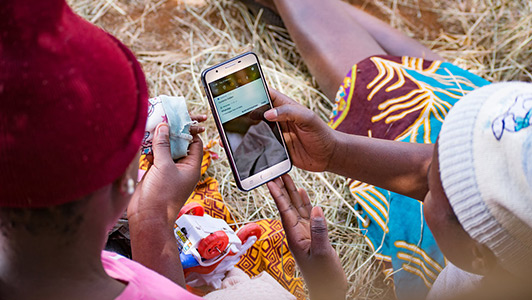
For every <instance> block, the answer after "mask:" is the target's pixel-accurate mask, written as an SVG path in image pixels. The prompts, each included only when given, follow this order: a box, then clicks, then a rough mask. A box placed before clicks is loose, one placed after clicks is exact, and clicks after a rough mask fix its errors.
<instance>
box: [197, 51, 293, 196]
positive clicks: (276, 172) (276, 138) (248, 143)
mask: <svg viewBox="0 0 532 300" xmlns="http://www.w3.org/2000/svg"><path fill="white" fill-rule="evenodd" d="M201 77H202V82H203V85H204V88H205V92H206V94H207V98H208V100H209V104H210V106H211V110H212V112H213V115H214V120H215V122H216V126H217V128H218V131H219V132H220V137H221V140H222V142H223V146H224V149H225V150H226V153H227V156H228V158H229V163H230V166H231V169H232V171H233V175H234V177H235V181H236V184H237V186H238V187H239V188H240V189H241V190H244V191H249V190H251V189H254V188H256V187H258V186H260V185H262V184H264V183H266V182H268V181H270V180H272V179H274V178H276V177H279V176H281V175H282V174H285V173H287V172H288V171H290V169H291V167H292V163H291V161H290V158H289V156H288V151H287V149H286V145H285V142H284V139H283V136H282V134H281V130H280V128H279V124H277V123H276V122H269V121H267V120H266V119H264V112H265V111H267V110H269V109H271V108H272V102H271V99H270V95H269V93H268V89H267V86H266V82H265V81H264V76H263V74H262V70H261V68H260V65H259V61H258V58H257V56H256V55H255V54H254V53H251V52H248V53H245V54H242V55H240V56H237V57H235V58H233V59H230V60H228V61H226V62H223V63H221V64H218V65H216V66H214V67H211V68H209V69H207V70H205V71H203V73H202V76H201Z"/></svg>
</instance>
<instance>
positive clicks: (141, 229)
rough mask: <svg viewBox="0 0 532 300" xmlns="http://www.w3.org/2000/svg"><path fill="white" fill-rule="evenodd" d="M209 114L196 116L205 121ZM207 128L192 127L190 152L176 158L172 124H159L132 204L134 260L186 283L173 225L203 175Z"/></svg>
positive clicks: (194, 118) (132, 250) (178, 282)
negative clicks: (204, 134) (176, 159)
mask: <svg viewBox="0 0 532 300" xmlns="http://www.w3.org/2000/svg"><path fill="white" fill-rule="evenodd" d="M206 118H207V116H198V117H192V119H193V120H196V121H201V122H202V121H205V119H206ZM203 130H204V128H203V127H200V126H194V127H193V128H191V129H190V132H191V134H192V135H193V136H194V139H193V140H192V143H191V144H190V146H189V155H188V156H187V157H185V158H182V159H180V160H179V161H178V162H177V163H174V161H173V160H172V155H171V151H170V140H169V127H168V125H167V124H159V126H157V128H156V129H155V137H154V139H153V145H152V149H153V157H152V158H151V159H150V161H151V162H152V163H153V164H152V165H151V167H150V168H149V169H148V171H147V172H146V174H145V175H144V178H143V179H142V180H141V182H140V183H139V184H138V186H137V189H136V190H135V193H134V194H133V197H132V198H131V201H130V202H129V206H128V209H127V215H128V219H129V232H130V237H131V252H132V256H133V260H135V261H137V262H139V263H141V264H143V265H144V266H146V267H148V268H150V269H152V270H154V271H156V272H158V273H159V274H161V275H163V276H166V277H167V278H169V279H170V280H172V281H174V282H175V283H177V284H179V285H181V286H183V287H184V286H185V278H184V275H183V269H182V267H181V261H180V260H179V249H178V247H177V243H176V240H175V236H174V231H173V228H174V227H173V226H174V222H175V220H176V218H177V215H178V213H179V210H180V209H181V207H183V205H184V204H185V202H186V201H187V199H188V197H189V196H190V194H191V193H192V191H193V190H194V188H195V186H196V184H197V183H198V180H199V178H200V171H201V160H202V157H203V144H202V142H201V139H200V138H199V136H198V135H197V134H198V133H200V132H202V131H203Z"/></svg>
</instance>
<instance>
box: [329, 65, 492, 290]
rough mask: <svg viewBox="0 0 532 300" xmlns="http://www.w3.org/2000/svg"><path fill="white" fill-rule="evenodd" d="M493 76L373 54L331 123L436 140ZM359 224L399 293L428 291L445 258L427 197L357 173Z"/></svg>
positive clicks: (352, 77) (354, 189)
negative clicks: (456, 108) (455, 110)
mask: <svg viewBox="0 0 532 300" xmlns="http://www.w3.org/2000/svg"><path fill="white" fill-rule="evenodd" d="M487 84H489V82H488V81H486V80H484V79H482V78H481V77H478V76H477V75H474V74H472V73H470V72H468V71H466V70H463V69H461V68H459V67H457V66H455V65H453V64H451V63H448V62H441V61H428V60H424V59H421V58H413V57H393V56H372V57H369V58H367V59H365V60H363V61H361V62H359V63H358V64H356V65H354V66H353V67H352V69H351V70H350V71H349V73H348V74H347V76H346V77H345V79H344V82H343V83H342V85H341V86H340V88H339V91H338V93H337V96H336V101H335V106H334V110H333V113H332V115H331V118H330V121H329V126H331V127H332V128H334V129H336V130H339V131H342V132H346V133H350V134H357V135H365V136H370V137H374V138H381V139H388V140H397V141H403V142H412V143H434V142H436V139H437V137H438V134H439V132H440V129H441V125H442V123H443V121H444V119H445V116H446V115H447V113H448V112H449V110H450V109H451V108H452V106H453V105H454V104H455V103H456V102H457V101H458V100H460V98H462V97H463V96H464V95H465V94H467V93H468V92H470V91H472V90H474V89H476V88H478V87H481V86H484V85H487ZM349 186H350V190H351V193H352V195H353V197H354V200H355V204H354V206H355V208H356V209H357V210H359V211H361V214H362V217H363V218H364V220H365V221H364V222H362V221H361V220H359V226H360V228H361V229H363V232H364V233H365V238H366V241H367V243H368V245H369V246H370V248H371V249H372V250H374V252H375V258H376V259H378V260H382V261H383V262H384V266H385V269H384V272H385V274H386V276H387V277H389V278H393V282H394V286H395V292H396V296H397V298H398V299H400V300H401V299H412V298H413V297H416V298H425V295H426V294H427V292H428V291H429V290H430V288H431V286H432V283H433V282H434V280H435V279H436V277H437V276H438V274H439V273H440V271H441V270H442V269H443V268H444V267H445V258H444V257H443V255H442V253H441V251H440V250H439V249H438V246H437V244H436V242H435V240H434V237H433V236H432V233H431V232H430V229H429V228H428V227H427V224H426V222H425V220H424V217H423V203H422V202H420V201H417V200H415V199H412V198H409V197H406V196H402V195H399V194H396V193H393V192H390V191H387V190H384V189H381V188H378V187H375V186H372V185H368V184H366V183H362V182H359V181H356V180H351V182H350V185H349Z"/></svg>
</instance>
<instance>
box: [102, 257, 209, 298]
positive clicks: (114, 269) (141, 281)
mask: <svg viewBox="0 0 532 300" xmlns="http://www.w3.org/2000/svg"><path fill="white" fill-rule="evenodd" d="M102 264H103V268H104V269H105V271H106V272H107V274H108V275H109V276H111V277H112V278H114V279H116V280H119V281H122V282H125V283H127V287H126V289H125V290H124V291H123V292H122V294H120V296H118V298H116V299H117V300H136V299H143V300H149V299H153V300H159V299H161V300H165V299H180V300H198V299H201V298H200V297H198V296H195V295H193V294H191V293H189V292H188V291H187V290H185V289H184V288H182V287H180V286H178V285H177V284H175V283H174V282H172V281H171V280H169V279H168V278H166V277H164V276H162V275H160V274H159V273H157V272H155V271H152V270H150V269H148V268H146V267H144V266H143V265H141V264H139V263H137V262H134V261H132V260H130V259H127V258H125V257H123V256H121V255H118V254H116V253H112V252H108V251H102Z"/></svg>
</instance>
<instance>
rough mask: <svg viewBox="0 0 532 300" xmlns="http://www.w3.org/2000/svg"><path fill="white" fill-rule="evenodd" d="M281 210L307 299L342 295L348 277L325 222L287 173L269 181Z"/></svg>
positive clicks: (305, 194) (273, 195)
mask: <svg viewBox="0 0 532 300" xmlns="http://www.w3.org/2000/svg"><path fill="white" fill-rule="evenodd" d="M268 189H269V190H270V193H271V194H272V197H273V199H274V200H275V204H276V205H277V208H278V209H279V212H280V214H281V220H282V223H283V228H284V230H285V232H286V237H287V240H288V247H289V248H290V251H291V252H292V254H293V255H294V258H295V260H296V263H297V265H298V266H299V268H300V270H301V273H302V274H303V278H304V279H305V282H306V284H307V288H308V290H309V295H310V299H312V300H317V299H320V300H321V299H345V296H346V293H347V278H346V276H345V272H344V270H343V269H342V264H341V263H340V259H339V257H338V254H336V251H335V250H334V249H333V247H332V246H331V243H330V242H329V237H328V235H327V222H326V221H325V217H324V215H323V211H322V210H321V208H320V207H314V208H312V205H311V204H310V199H309V197H308V195H307V193H306V192H305V191H304V190H303V189H297V188H296V186H295V184H294V182H293V180H292V178H291V177H290V176H289V175H283V176H282V177H281V178H277V179H275V180H274V181H270V182H268Z"/></svg>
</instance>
